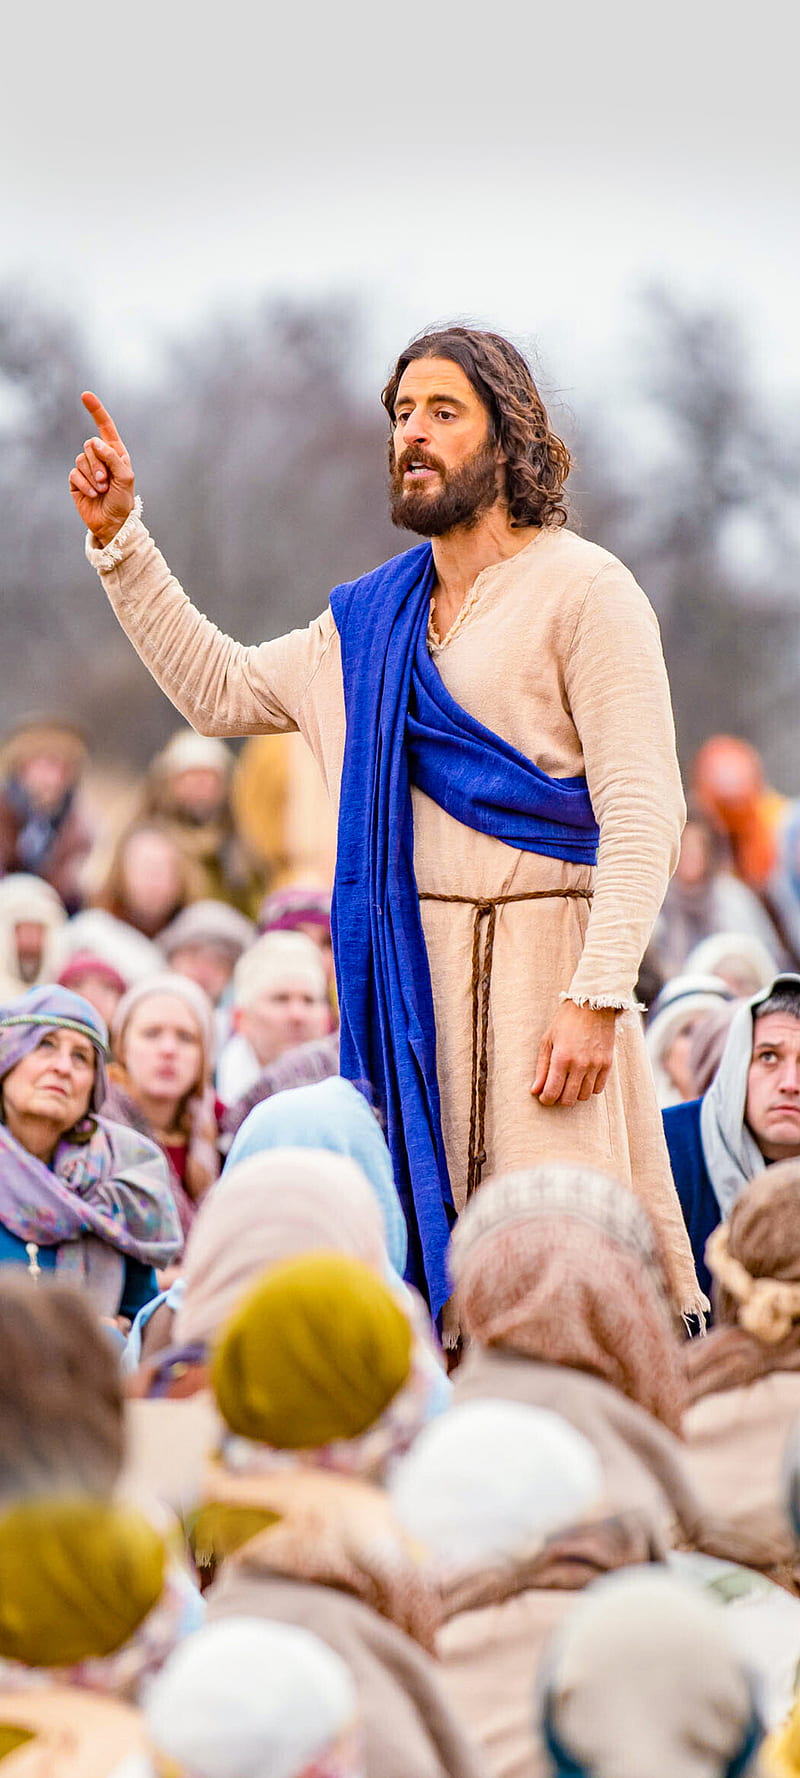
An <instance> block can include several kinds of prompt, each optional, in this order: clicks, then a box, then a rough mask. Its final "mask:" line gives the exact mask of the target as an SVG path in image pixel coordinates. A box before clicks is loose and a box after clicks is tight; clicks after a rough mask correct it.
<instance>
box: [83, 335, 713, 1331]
mask: <svg viewBox="0 0 800 1778" xmlns="http://www.w3.org/2000/svg"><path fill="white" fill-rule="evenodd" d="M84 402H85V405H86V407H87V409H88V411H89V413H90V414H91V415H92V417H93V418H94V420H95V422H96V425H97V428H98V436H96V437H94V438H93V439H90V440H87V442H86V444H85V446H84V449H83V451H82V452H81V453H80V454H79V456H78V457H77V459H76V463H75V467H74V469H73V470H72V472H71V475H70V484H71V488H72V494H73V498H74V500H75V504H76V506H77V508H78V511H79V513H80V515H81V517H82V519H83V520H84V523H85V524H86V525H87V526H88V528H89V531H90V532H91V533H92V536H90V537H89V538H88V539H87V551H88V554H89V559H90V561H93V562H94V563H95V565H96V567H97V568H98V570H99V572H100V574H101V576H102V578H103V582H104V585H105V587H106V591H107V592H108V595H109V597H110V599H111V602H112V604H113V606H114V609H115V610H116V612H117V615H118V617H119V619H120V622H121V623H122V625H123V627H124V628H125V630H126V632H127V634H128V635H129V636H130V638H131V640H132V642H133V643H134V646H135V647H136V649H137V650H138V652H139V654H140V655H141V656H142V658H143V660H144V661H145V662H146V664H147V666H148V667H149V668H150V670H151V672H152V673H153V674H154V676H155V677H156V679H157V680H158V682H159V684H160V685H161V686H162V688H163V689H164V691H165V692H166V693H167V695H168V696H169V697H171V698H172V700H173V702H174V703H175V704H176V705H177V707H178V708H179V709H180V710H181V711H182V712H183V714H184V715H185V716H186V717H187V718H188V720H189V721H190V722H191V723H192V724H193V725H194V726H195V727H196V728H198V729H199V730H200V731H201V732H205V733H214V734H226V735H242V734H254V733H259V732H282V731H284V730H287V729H291V728H294V727H296V728H299V729H300V730H301V732H302V733H303V734H304V735H305V737H306V740H307V741H308V743H309V745H310V746H311V748H312V751H313V752H314V754H315V755H316V757H317V759H318V761H319V763H320V765H321V768H322V771H323V775H324V777H325V780H326V784H327V786H328V790H329V793H330V795H331V798H332V800H333V801H334V803H335V804H338V807H339V842H338V853H337V876H336V890H335V907H334V924H335V933H336V947H337V968H338V977H339V986H340V1001H341V1010H342V1051H341V1054H342V1071H343V1072H344V1073H346V1074H348V1075H349V1076H350V1077H351V1078H354V1079H358V1078H363V1077H366V1078H368V1079H370V1080H371V1081H372V1084H373V1086H374V1087H375V1089H376V1091H377V1093H378V1095H379V1097H380V1100H381V1101H382V1103H383V1105H384V1106H385V1109H386V1114H387V1122H388V1136H389V1141H390V1146H391V1148H392V1155H393V1159H394V1163H395V1169H396V1173H397V1179H398V1186H399V1188H400V1190H401V1193H402V1194H403V1195H404V1203H405V1208H406V1211H407V1215H408V1218H409V1224H410V1235H411V1246H412V1253H413V1254H415V1258H416V1263H417V1279H418V1281H420V1282H424V1284H425V1286H426V1288H427V1292H428V1295H429V1297H430V1301H431V1306H432V1308H433V1311H434V1313H437V1312H438V1311H439V1310H440V1309H441V1307H442V1305H443V1303H444V1301H445V1299H446V1297H447V1294H448V1284H447V1278H446V1272H445V1265H444V1255H445V1249H446V1245H447V1238H448V1232H449V1227H450V1225H451V1223H452V1220H453V1216H454V1214H455V1213H456V1212H457V1211H458V1210H460V1209H461V1208H462V1207H463V1204H464V1202H465V1201H466V1197H467V1196H468V1194H469V1193H470V1192H471V1191H472V1190H474V1189H475V1188H476V1186H477V1185H478V1184H479V1182H480V1179H481V1176H482V1174H484V1173H488V1172H489V1171H497V1170H498V1169H499V1168H502V1167H508V1166H515V1165H517V1166H519V1165H525V1164H531V1163H534V1162H536V1160H537V1159H539V1158H542V1157H544V1156H545V1155H547V1156H548V1157H551V1158H552V1157H554V1156H555V1157H559V1158H563V1159H565V1160H581V1159H584V1160H589V1161H591V1162H592V1164H594V1165H595V1166H598V1165H599V1166H601V1167H602V1166H605V1167H606V1168H607V1170H608V1171H609V1172H611V1173H615V1174H616V1175H617V1176H618V1177H619V1178H620V1179H621V1180H623V1181H624V1182H625V1183H627V1184H628V1185H630V1186H631V1188H632V1189H633V1190H635V1191H636V1192H637V1195H639V1196H640V1197H641V1198H642V1199H643V1201H644V1202H645V1204H646V1206H647V1207H648V1209H649V1210H650V1211H651V1214H652V1215H653V1217H654V1220H655V1221H656V1223H657V1225H658V1227H659V1229H660V1232H661V1237H662V1242H663V1247H664V1253H665V1258H666V1260H667V1264H668V1266H669V1270H670V1275H671V1280H672V1285H673V1291H674V1294H675V1298H676V1301H677V1302H678V1304H679V1306H680V1307H681V1308H682V1309H683V1310H684V1311H686V1312H692V1311H694V1310H696V1309H697V1307H698V1302H699V1293H698V1287H697V1281H696V1278H695V1275H694V1268H693V1265H692V1260H691V1252H690V1249H689V1244H688V1239H687V1236H686V1231H685V1228H684V1225H683V1221H682V1218H681V1215H680V1209H679V1206H678V1202H677V1198H676V1196H675V1192H674V1189H673V1186H672V1182H671V1179H670V1174H669V1165H668V1159H667V1154H666V1148H665V1144H664V1139H663V1134H662V1131H661V1126H660V1121H659V1116H658V1109H657V1105H656V1100H655V1093H654V1089H653V1084H652V1078H651V1075H650V1071H649V1064H648V1062H647V1057H646V1053H645V1049H644V1041H643V1037H642V1033H641V1030H640V1029H639V1022H638V1019H637V1018H636V1015H635V1011H634V1006H635V1001H634V985H635V981H636V976H637V972H638V966H639V961H640V958H641V955H642V952H643V950H644V946H645V944H646V942H647V940H648V938H649V936H650V932H651V929H652V926H653V922H654V920H655V916H656V914H657V912H658V908H659V906H660V904H661V900H662V897H663V894H664V890H665V888H666V884H667V881H668V879H669V874H670V871H671V869H672V868H673V867H674V864H675V860H676V857H677V851H678V842H679V837H680V831H681V825H682V820H683V813H684V810H683V797H682V793H681V787H680V777H679V772H678V766H677V761H676V757H675V745H674V733H673V726H672V714H671V708H670V700H669V689H668V685H667V679H666V673H665V669H664V662H663V657H662V654H661V647H660V642H659V636H658V627H657V624H656V621H655V617H654V615H653V612H652V610H651V608H650V606H649V605H648V603H647V600H646V599H645V597H644V595H643V593H642V592H641V590H640V589H639V587H638V586H637V585H636V583H635V581H634V580H633V578H632V576H631V575H630V574H629V573H628V571H627V569H625V568H624V567H622V565H621V564H620V563H619V562H618V561H616V559H615V558H614V557H613V556H610V555H609V554H608V553H607V552H606V551H604V550H601V549H599V548H597V547H596V546H595V545H594V544H590V543H587V542H585V541H584V540H583V539H581V538H579V537H577V536H576V535H575V534H574V533H573V532H571V531H569V530H567V529H566V528H565V526H564V521H565V517H566V513H565V508H564V505H563V484H564V481H565V479H566V475H567V473H568V470H569V456H568V453H567V451H566V448H565V446H564V445H563V444H562V443H561V441H560V439H558V438H557V437H556V436H555V434H554V433H553V432H552V431H551V430H550V428H549V426H548V423H547V416H546V413H545V410H544V407H543V405H542V402H541V399H540V397H539V394H538V391H537V389H536V386H535V384H534V382H533V379H532V377H531V374H530V371H529V369H528V366H527V364H526V363H525V361H524V359H523V358H522V357H521V356H520V354H519V353H518V352H517V351H516V349H515V348H514V347H513V346H512V345H510V344H509V343H508V341H506V340H504V339H502V338H501V337H500V336H499V335H496V334H489V333H480V332H477V331H474V330H472V329H467V328H460V327H456V328H450V329H447V330H444V331H441V332H438V333H434V334H429V335H426V336H424V337H423V338H421V339H419V340H416V341H415V342H414V343H413V344H412V345H411V346H409V347H408V348H407V349H406V351H405V352H403V353H402V354H401V356H400V358H399V359H398V362H397V364H396V366H395V369H394V371H393V373H392V376H391V378H390V380H389V383H388V384H387V387H386V389H385V390H384V393H383V402H384V406H385V408H386V410H387V413H388V416H389V423H390V441H389V460H390V472H391V501H392V517H393V519H394V522H395V523H396V524H397V525H400V526H403V527H405V528H407V529H410V530H412V531H415V532H417V533H418V534H421V535H425V536H427V537H429V538H431V539H432V543H427V544H424V545H422V546H418V547H417V548H416V549H412V550H410V551H408V552H407V553H406V554H404V555H402V556H399V557H395V558H393V560H391V561H390V562H388V563H385V564H384V565H383V567H382V568H379V569H377V570H375V572H374V573H372V574H369V575H366V576H365V577H364V578H363V579H362V580H360V581H356V582H353V583H352V584H351V585H349V586H346V587H340V588H337V589H336V591H335V592H334V594H333V595H332V598H331V603H330V606H329V608H328V610H327V611H326V612H325V613H324V614H323V616H322V617H320V618H318V619H317V620H316V621H315V622H314V623H312V624H310V625H309V627H308V629H307V630H301V631H294V632H293V633H292V634H291V635H288V636H283V637H280V638H278V639H277V640H275V641H272V642H265V643H262V644H261V645H260V646H257V647H251V648H246V647H243V646H242V645H241V644H239V643H237V642H234V641H233V640H232V639H231V638H230V637H227V636H225V635H223V634H221V633H220V631H219V630H217V629H216V628H215V626H214V625H213V624H211V623H210V622H209V621H208V620H207V619H206V618H205V617H203V616H202V615H201V613H200V612H198V611H196V610H195V609H194V607H193V606H192V605H191V604H190V603H189V600H188V599H187V598H186V595H185V594H184V593H183V592H182V591H181V588H180V587H179V586H178V584H177V582H176V581H175V580H174V578H173V577H172V576H171V575H170V572H169V569H168V567H167V565H166V563H165V562H164V560H163V558H162V557H161V555H160V554H159V552H158V550H157V549H156V547H155V545H154V543H153V542H152V540H151V539H150V537H149V536H148V533H147V532H146V530H145V528H144V526H143V524H142V523H141V518H140V516H139V513H140V506H139V504H138V502H137V503H135V501H134V488H133V472H132V469H131V465H130V459H129V457H128V454H127V452H126V450H125V447H124V445H123V444H122V440H121V439H120V437H119V434H118V433H117V430H116V428H115V426H114V424H113V421H112V420H111V418H110V416H109V415H108V414H107V413H106V411H105V409H104V408H103V407H102V406H101V404H100V403H99V402H98V401H97V398H96V397H95V396H92V395H87V396H85V397H84Z"/></svg>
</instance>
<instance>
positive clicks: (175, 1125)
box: [109, 970, 220, 1235]
mask: <svg viewBox="0 0 800 1778" xmlns="http://www.w3.org/2000/svg"><path fill="white" fill-rule="evenodd" d="M111 1033H112V1039H113V1046H114V1063H113V1066H112V1069H111V1074H112V1080H113V1083H114V1084H113V1089H112V1097H111V1099H110V1101H109V1103H110V1105H111V1106H112V1107H113V1108H114V1110H115V1113H116V1114H117V1115H119V1116H121V1117H124V1118H125V1120H126V1122H130V1123H134V1124H136V1125H138V1126H139V1127H140V1128H142V1129H144V1130H145V1131H146V1132H147V1134H148V1135H149V1136H152V1138H153V1139H154V1141H156V1142H157V1143H158V1144H159V1146H160V1148H161V1149H162V1150H163V1153H164V1155H165V1156H166V1159H167V1161H168V1163H169V1169H170V1179H171V1184H172V1189H173V1195H174V1198H175V1203H176V1207H177V1210H178V1214H179V1216H180V1220H181V1228H182V1229H183V1233H184V1235H187V1234H188V1232H189V1229H190V1228H191V1225H192V1222H193V1220H194V1212H195V1206H196V1205H197V1204H198V1203H199V1202H200V1199H201V1198H202V1197H204V1196H205V1193H206V1192H207V1190H208V1187H209V1186H210V1185H212V1184H213V1182H214V1180H215V1179H216V1177H217V1175H218V1173H219V1169H220V1157H219V1152H218V1149H217V1134H218V1132H217V1123H216V1117H215V1106H214V1092H213V1088H212V1086H211V1070H212V1068H213V1065H214V1013H213V1008H212V1005H211V1002H210V1000H209V998H208V995H207V994H205V993H204V991H203V989H202V988H201V987H199V986H198V984H197V982H193V981H190V980H189V978H188V976H184V975H178V974H176V973H173V972H171V971H167V970H164V971H163V972H162V973H161V974H159V975H154V976H149V977H147V978H146V979H145V980H144V981H143V982H139V983H137V985H136V986H135V987H133V988H129V990H128V992H127V994H125V995H123V997H122V1000H121V1001H120V1003H119V1006H118V1007H117V1010H116V1013H115V1014H114V1022H113V1025H112V1027H111Z"/></svg>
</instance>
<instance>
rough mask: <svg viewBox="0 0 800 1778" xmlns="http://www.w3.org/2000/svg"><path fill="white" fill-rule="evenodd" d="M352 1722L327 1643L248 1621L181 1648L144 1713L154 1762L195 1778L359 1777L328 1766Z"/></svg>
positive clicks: (220, 1626) (294, 1629) (292, 1628)
mask: <svg viewBox="0 0 800 1778" xmlns="http://www.w3.org/2000/svg"><path fill="white" fill-rule="evenodd" d="M356 1713H357V1699H356V1690H355V1686H354V1684H353V1680H352V1677H351V1675H350V1672H349V1670H348V1668H347V1667H346V1666H345V1663H344V1661H343V1660H341V1658H340V1656H339V1655H338V1654H335V1653H334V1651H333V1649H332V1648H329V1647H328V1645H327V1643H325V1642H321V1641H320V1640H319V1638H318V1637H316V1636H314V1635H312V1634H311V1632H310V1631H309V1630H304V1629H301V1628H299V1627H298V1626H297V1625H295V1624H287V1623H280V1624H277V1623H270V1622H269V1621H265V1620H264V1619H261V1618H248V1617H229V1618H226V1619H224V1620H223V1621H222V1622H221V1623H214V1624H209V1625H208V1626H207V1627H206V1628H205V1629H202V1630H198V1631H197V1633H196V1634H195V1635H194V1636H190V1637H189V1638H188V1639H187V1640H186V1641H185V1642H183V1643H181V1645H180V1646H179V1647H178V1648H176V1649H175V1651H174V1653H173V1654H172V1655H171V1656H170V1658H169V1660H168V1661H167V1663H166V1665H165V1666H164V1667H163V1668H162V1671H161V1673H160V1674H159V1675H158V1677H157V1678H156V1679H155V1680H154V1681H153V1684H152V1685H151V1686H150V1689H149V1691H148V1693H147V1701H146V1706H145V1716H146V1722H147V1728H148V1730H149V1734H150V1736H151V1738H152V1742H153V1744H154V1747H155V1749H156V1751H157V1753H160V1754H166V1755H167V1756H168V1758H169V1759H172V1760H175V1761H176V1762H177V1764H176V1768H175V1769H176V1770H177V1772H179V1773H182V1772H187V1773H189V1772H190V1773H191V1775H192V1778H255V1775H256V1774H262V1773H263V1774H264V1775H265V1778H266V1774H269V1778H301V1774H303V1773H306V1772H308V1771H309V1770H310V1769H313V1772H314V1773H315V1774H316V1773H318V1774H319V1778H325V1775H326V1774H330V1778H357V1774H358V1771H359V1770H360V1765H356V1763H354V1762H352V1761H351V1760H350V1759H348V1760H347V1762H346V1763H345V1761H344V1760H343V1759H341V1758H340V1759H338V1760H336V1761H335V1762H334V1761H333V1760H332V1759H331V1761H330V1763H328V1760H326V1758H325V1756H326V1754H327V1753H332V1752H333V1750H334V1748H335V1747H336V1746H337V1744H340V1743H341V1742H342V1739H343V1737H345V1736H346V1735H347V1734H348V1731H352V1730H353V1729H354V1727H355V1722H356ZM353 1751H354V1750H353ZM159 1769H161V1768H159ZM172 1769H173V1768H172V1767H170V1766H168V1767H167V1770H168V1771H171V1770H172Z"/></svg>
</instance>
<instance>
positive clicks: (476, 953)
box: [419, 889, 592, 1199]
mask: <svg viewBox="0 0 800 1778" xmlns="http://www.w3.org/2000/svg"><path fill="white" fill-rule="evenodd" d="M419 899H420V901H442V902H458V903H460V904H461V905H462V906H466V907H471V908H474V909H475V914H474V918H473V922H472V1079H471V1082H470V1105H469V1152H468V1156H467V1198H468V1199H469V1198H471V1197H472V1195H473V1192H476V1191H477V1189H478V1186H479V1185H480V1182H481V1176H482V1173H483V1169H484V1166H485V1165H486V1092H487V1086H488V1078H489V1004H490V1001H491V992H492V963H493V960H494V935H495V930H496V927H497V910H498V908H501V907H507V906H508V904H509V903H510V902H514V901H591V899H592V892H591V890H590V889H529V890H526V891H524V892H522V893H520V894H519V895H494V896H491V897H489V896H486V897H477V896H474V895H434V894H432V893H429V892H428V891H427V890H421V891H420V897H419ZM484 921H485V922H486V925H485V928H484ZM482 940H483V943H482V942H481V941H482Z"/></svg>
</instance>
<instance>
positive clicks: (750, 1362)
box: [685, 1159, 800, 1592]
mask: <svg viewBox="0 0 800 1778" xmlns="http://www.w3.org/2000/svg"><path fill="white" fill-rule="evenodd" d="M706 1254H707V1258H708V1264H709V1267H710V1270H711V1273H712V1276H713V1280H714V1283H713V1296H714V1309H715V1318H716V1324H717V1325H716V1327H715V1330H714V1332H713V1333H711V1334H709V1336H708V1338H707V1339H705V1340H697V1341H694V1342H693V1343H692V1345H691V1346H690V1347H688V1348H687V1353H686V1366H687V1372H688V1378H689V1389H690V1394H691V1400H692V1406H691V1408H690V1410H689V1412H688V1414H687V1416H686V1420H685V1433H686V1438H687V1442H688V1446H689V1452H688V1455H689V1462H690V1466H691V1469H692V1472H693V1473H694V1475H695V1477H696V1480H697V1482H698V1485H700V1486H702V1487H703V1488H704V1490H705V1491H706V1492H708V1493H709V1495H711V1496H712V1497H713V1498H714V1499H715V1500H717V1501H718V1502H719V1505H720V1507H721V1508H723V1509H724V1510H725V1512H726V1513H728V1515H729V1516H730V1518H731V1519H732V1520H734V1522H735V1523H736V1524H738V1525H740V1526H741V1527H742V1528H743V1529H745V1530H747V1531H753V1532H756V1533H757V1534H758V1535H759V1536H761V1537H763V1538H764V1539H765V1541H766V1544H767V1548H768V1550H770V1551H771V1563H770V1564H768V1566H770V1567H771V1568H772V1569H773V1570H774V1572H775V1578H776V1579H779V1580H780V1581H782V1583H783V1584H784V1585H786V1586H789V1587H791V1589H792V1591H794V1592H800V1560H798V1553H797V1543H796V1539H795V1536H794V1533H793V1531H792V1528H791V1526H790V1523H789V1516H788V1509H787V1506H786V1502H785V1487H784V1479H783V1469H784V1453H785V1449H786V1443H787V1439H788V1436H789V1432H790V1430H791V1428H792V1426H793V1425H794V1424H795V1422H796V1420H797V1418H798V1415H800V1159H797V1160H787V1161H780V1162H777V1163H776V1164H775V1165H774V1166H772V1167H768V1168H766V1170H765V1171H764V1172H763V1173H759V1174H758V1175H757V1177H756V1178H755V1179H753V1180H751V1182H750V1184H749V1185H748V1186H746V1187H745V1189H744V1191H743V1192H742V1193H741V1196H740V1197H739V1198H738V1199H737V1201H736V1203H735V1204H734V1206H733V1209H732V1210H731V1213H730V1217H729V1220H728V1221H727V1222H724V1223H722V1224H720V1227H719V1228H717V1229H716V1230H715V1231H714V1233H713V1234H712V1236H711V1238H710V1240H709V1243H708V1246H707V1248H706Z"/></svg>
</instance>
